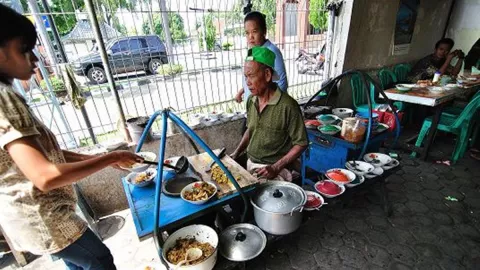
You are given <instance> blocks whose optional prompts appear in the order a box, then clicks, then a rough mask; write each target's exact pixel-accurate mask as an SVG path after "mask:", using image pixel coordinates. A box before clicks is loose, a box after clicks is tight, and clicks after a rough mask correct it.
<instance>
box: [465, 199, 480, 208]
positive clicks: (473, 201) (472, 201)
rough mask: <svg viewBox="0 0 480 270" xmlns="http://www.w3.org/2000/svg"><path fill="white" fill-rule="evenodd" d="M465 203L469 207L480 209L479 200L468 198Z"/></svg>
mask: <svg viewBox="0 0 480 270" xmlns="http://www.w3.org/2000/svg"><path fill="white" fill-rule="evenodd" d="M465 203H466V204H468V205H469V206H471V207H473V208H476V209H480V199H477V198H466V199H465Z"/></svg>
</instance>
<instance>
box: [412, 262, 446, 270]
mask: <svg viewBox="0 0 480 270" xmlns="http://www.w3.org/2000/svg"><path fill="white" fill-rule="evenodd" d="M415 269H416V270H417V269H418V270H442V268H440V266H438V265H437V264H436V263H432V262H424V263H418V264H416V265H415Z"/></svg>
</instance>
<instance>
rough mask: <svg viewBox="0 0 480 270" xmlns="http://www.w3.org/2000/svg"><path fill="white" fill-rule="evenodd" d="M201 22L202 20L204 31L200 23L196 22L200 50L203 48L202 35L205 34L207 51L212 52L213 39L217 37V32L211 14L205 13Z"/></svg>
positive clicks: (213, 47) (213, 46)
mask: <svg viewBox="0 0 480 270" xmlns="http://www.w3.org/2000/svg"><path fill="white" fill-rule="evenodd" d="M201 20H204V25H205V29H202V23H201V21H200V22H197V31H198V39H199V42H200V48H201V49H204V48H203V46H204V45H203V35H204V34H205V32H206V42H207V51H213V49H215V38H216V37H217V30H216V29H215V26H214V25H213V15H212V13H207V14H205V16H203V18H202V19H201Z"/></svg>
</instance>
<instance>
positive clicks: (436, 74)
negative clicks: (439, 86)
mask: <svg viewBox="0 0 480 270" xmlns="http://www.w3.org/2000/svg"><path fill="white" fill-rule="evenodd" d="M440 75H442V73H440V71H437V72H435V75H433V80H432V83H436V82H438V80H440Z"/></svg>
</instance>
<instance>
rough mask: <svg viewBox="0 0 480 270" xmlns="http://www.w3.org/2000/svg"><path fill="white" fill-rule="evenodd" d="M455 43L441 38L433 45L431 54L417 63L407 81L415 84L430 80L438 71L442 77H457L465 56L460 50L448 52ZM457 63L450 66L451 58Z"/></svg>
mask: <svg viewBox="0 0 480 270" xmlns="http://www.w3.org/2000/svg"><path fill="white" fill-rule="evenodd" d="M454 44H455V43H454V42H453V40H452V39H450V38H443V39H441V40H439V41H437V43H436V44H435V50H434V51H433V53H432V54H430V55H427V56H425V57H424V58H422V59H421V60H420V61H418V62H417V63H416V64H415V66H414V67H413V68H412V70H411V71H410V73H409V74H408V80H409V81H410V82H412V83H416V82H417V81H419V80H431V79H432V78H433V76H434V75H435V72H437V71H439V72H440V73H441V74H442V75H443V74H446V75H452V76H457V74H458V72H460V69H461V68H462V63H463V59H464V58H465V54H464V53H463V52H462V51H461V50H455V51H453V52H450V51H451V50H452V48H453V45H454ZM455 57H457V58H458V61H457V63H456V64H455V66H452V65H451V64H452V60H453V58H455Z"/></svg>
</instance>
